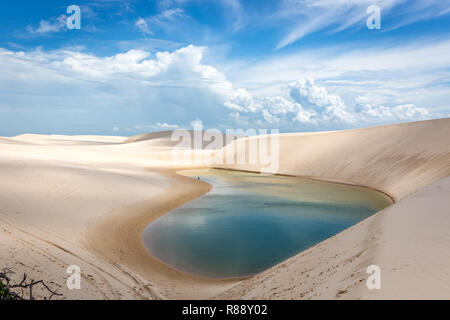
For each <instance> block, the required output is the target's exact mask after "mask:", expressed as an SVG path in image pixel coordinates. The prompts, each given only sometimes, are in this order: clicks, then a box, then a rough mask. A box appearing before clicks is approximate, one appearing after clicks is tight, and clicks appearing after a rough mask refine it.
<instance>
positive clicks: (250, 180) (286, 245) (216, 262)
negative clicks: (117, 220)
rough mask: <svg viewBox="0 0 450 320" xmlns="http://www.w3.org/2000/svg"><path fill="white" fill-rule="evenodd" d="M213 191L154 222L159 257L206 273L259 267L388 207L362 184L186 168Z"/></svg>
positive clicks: (234, 273) (151, 240) (150, 236)
mask: <svg viewBox="0 0 450 320" xmlns="http://www.w3.org/2000/svg"><path fill="white" fill-rule="evenodd" d="M181 173H182V174H184V175H186V176H190V177H194V178H195V179H196V178H197V177H200V178H201V179H202V180H204V181H207V182H209V183H211V184H212V185H213V190H212V191H211V192H209V193H207V194H206V195H204V196H202V197H200V198H198V199H195V200H193V201H191V202H189V203H187V204H185V205H183V206H181V207H179V208H177V209H175V210H173V211H171V212H169V213H167V214H166V215H164V216H162V217H160V218H158V219H156V220H155V221H153V222H152V223H151V224H150V225H149V226H147V228H146V229H145V231H144V234H143V241H144V245H145V247H146V248H147V250H148V251H149V252H150V254H152V255H153V256H154V257H155V258H157V259H158V260H160V261H161V262H163V263H165V264H166V265H168V266H170V267H172V268H174V269H176V270H179V271H181V272H184V273H187V274H191V275H196V276H200V277H207V278H234V277H245V276H250V275H253V274H255V273H258V272H261V271H263V270H265V269H267V268H269V267H271V266H273V265H275V264H277V263H279V262H281V261H283V260H285V259H287V258H289V257H291V256H293V255H295V254H297V253H299V252H301V251H303V250H305V249H307V248H309V247H311V246H313V245H315V244H316V243H318V242H320V241H323V240H325V239H327V238H329V237H331V236H333V235H335V234H337V233H339V232H340V231H342V230H344V229H346V228H348V227H350V226H351V225H353V224H355V223H357V222H359V221H361V220H362V219H365V218H367V217H369V216H370V215H372V214H374V213H375V212H377V211H379V210H381V209H383V208H384V207H386V206H388V205H390V204H391V203H392V202H391V200H390V199H389V198H388V197H387V196H386V195H384V194H382V193H380V192H376V191H374V190H370V189H367V188H362V187H355V186H349V185H343V184H335V183H327V182H320V181H314V180H310V179H305V178H297V177H285V176H273V175H262V174H254V173H246V172H237V171H226V170H217V169H201V170H186V171H182V172H181Z"/></svg>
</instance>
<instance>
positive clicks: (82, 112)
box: [0, 45, 432, 133]
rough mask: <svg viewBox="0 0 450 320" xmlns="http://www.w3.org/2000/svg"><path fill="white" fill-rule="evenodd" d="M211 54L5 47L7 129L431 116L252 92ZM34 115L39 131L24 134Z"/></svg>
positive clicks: (411, 109)
mask: <svg viewBox="0 0 450 320" xmlns="http://www.w3.org/2000/svg"><path fill="white" fill-rule="evenodd" d="M206 50H207V48H206V47H197V46H193V45H189V46H186V47H183V48H180V49H178V50H175V51H173V52H156V53H154V54H153V53H151V52H147V51H143V50H129V51H127V52H124V53H120V54H116V55H113V56H107V57H99V56H95V55H93V54H90V53H86V52H81V51H72V50H56V51H50V52H44V51H42V50H34V51H31V52H13V51H9V50H5V49H0V68H1V69H2V70H3V71H4V72H2V73H1V74H0V101H2V102H1V103H0V113H2V115H4V117H2V119H1V120H0V122H1V124H2V126H3V127H4V128H7V129H9V130H10V131H14V130H20V131H22V132H25V131H33V130H36V131H40V132H42V131H43V130H42V126H39V122H42V123H43V124H45V126H46V128H45V129H46V130H47V132H48V131H50V132H65V133H68V130H67V127H70V128H71V130H73V132H77V133H79V132H80V131H81V132H84V130H87V129H88V128H91V129H89V130H92V128H93V127H94V128H95V127H96V126H97V129H98V131H99V132H104V131H105V130H109V131H110V130H111V128H131V129H132V130H142V131H145V130H150V129H157V128H159V129H161V128H165V129H171V128H177V127H183V126H187V124H188V123H189V122H190V121H191V120H192V119H195V118H200V119H202V121H203V122H204V123H205V124H206V125H207V126H210V127H211V126H214V127H219V128H221V127H222V128H223V127H224V126H231V127H233V126H234V127H235V126H238V125H240V126H243V125H245V126H248V127H255V126H267V127H274V126H276V127H278V128H280V129H282V130H283V129H288V130H292V129H296V130H301V129H302V128H311V127H315V128H317V129H320V128H327V127H331V126H333V125H335V124H337V125H339V126H340V127H355V126H364V125H366V124H371V123H386V122H389V121H392V122H394V121H408V120H421V119H426V118H429V117H432V114H430V112H429V111H428V110H427V109H425V108H423V107H417V106H415V105H414V104H402V105H394V106H382V105H376V104H375V105H374V104H373V103H372V104H370V103H367V101H364V97H359V98H358V101H354V104H353V105H347V104H346V103H345V102H344V101H343V99H342V98H341V97H340V96H339V95H338V94H335V93H330V92H328V90H327V88H325V87H324V86H323V85H319V84H317V83H316V82H315V81H314V80H312V79H302V78H300V79H299V80H295V81H293V82H291V83H290V84H288V85H287V87H286V88H285V89H286V90H285V91H282V92H279V94H276V95H261V94H255V93H252V92H251V91H249V90H247V89H246V88H242V87H236V86H235V85H233V83H232V82H231V81H229V80H228V79H227V77H226V76H225V75H224V74H223V73H222V72H220V71H219V70H218V69H216V68H214V67H213V66H211V65H207V64H203V62H202V59H203V57H204V54H205V52H206ZM286 92H288V94H286ZM31 118H33V119H34V121H32V123H34V124H35V126H36V127H35V128H28V129H27V128H24V127H23V126H22V123H24V122H25V120H26V119H31ZM142 123H152V124H154V125H140V124H142ZM99 124H101V125H99ZM98 126H103V127H98ZM106 128H108V129H106ZM114 131H117V129H115V130H114ZM94 133H95V132H94Z"/></svg>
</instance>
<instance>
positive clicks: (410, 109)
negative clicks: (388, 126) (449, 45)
mask: <svg viewBox="0 0 450 320" xmlns="http://www.w3.org/2000/svg"><path fill="white" fill-rule="evenodd" d="M359 109H360V116H361V118H362V119H363V120H364V121H366V122H369V123H370V122H380V121H408V120H426V119H430V118H431V114H430V112H429V111H428V110H427V109H425V108H420V107H416V105H414V104H404V105H398V106H396V107H393V108H390V107H386V106H371V105H369V104H364V105H361V106H359Z"/></svg>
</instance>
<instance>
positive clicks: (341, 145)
mask: <svg viewBox="0 0 450 320" xmlns="http://www.w3.org/2000/svg"><path fill="white" fill-rule="evenodd" d="M243 139H244V140H249V139H253V138H243ZM239 141H242V140H239ZM236 143H237V142H235V143H234V145H230V146H228V147H227V148H235V144H236ZM248 145H249V143H248V141H246V142H245V146H246V148H247V149H248ZM243 152H247V150H246V149H245V150H244V151H243ZM236 157H237V155H236ZM279 161H280V164H279V171H278V173H280V174H288V175H297V176H306V177H314V178H319V179H327V180H336V181H343V182H348V183H354V184H358V185H363V186H369V187H372V188H375V189H378V190H381V191H384V192H387V193H389V194H390V195H392V196H393V197H394V198H395V199H397V200H398V199H401V198H403V197H405V196H406V195H408V194H410V193H412V192H414V191H416V190H418V189H420V188H422V187H423V186H426V185H429V184H430V183H432V182H433V181H436V180H438V179H440V178H443V177H446V176H447V175H449V174H450V119H439V120H430V121H420V122H410V123H402V124H395V125H387V126H380V127H372V128H365V129H355V130H344V131H335V132H318V133H292V134H281V135H280V156H279ZM235 162H237V161H235ZM217 167H221V168H229V169H238V170H250V171H260V167H261V165H258V164H256V165H251V164H248V162H247V163H245V164H232V165H226V164H224V165H218V166H217Z"/></svg>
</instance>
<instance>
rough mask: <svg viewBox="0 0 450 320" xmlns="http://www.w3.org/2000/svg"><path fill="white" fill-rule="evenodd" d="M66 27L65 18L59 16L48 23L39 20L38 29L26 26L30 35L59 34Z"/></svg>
mask: <svg viewBox="0 0 450 320" xmlns="http://www.w3.org/2000/svg"><path fill="white" fill-rule="evenodd" d="M66 25H67V16H65V15H61V16H59V17H57V18H55V19H52V20H50V21H47V20H41V21H40V22H39V27H37V28H33V27H32V26H28V27H27V30H28V32H29V33H32V34H36V33H38V34H45V33H49V32H59V31H62V30H65V29H66Z"/></svg>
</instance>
